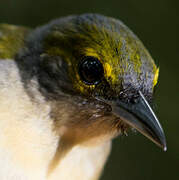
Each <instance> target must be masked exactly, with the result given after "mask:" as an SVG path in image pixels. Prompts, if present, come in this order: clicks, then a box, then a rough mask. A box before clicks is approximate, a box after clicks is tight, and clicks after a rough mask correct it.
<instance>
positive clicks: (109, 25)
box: [0, 13, 167, 180]
mask: <svg viewBox="0 0 179 180" xmlns="http://www.w3.org/2000/svg"><path fill="white" fill-rule="evenodd" d="M158 76H159V68H158V67H157V65H156V64H155V62H154V60H153V58H152V57H151V55H150V54H149V52H148V50H147V49H146V48H145V47H144V45H143V43H142V42H141V41H140V40H139V38H138V37H137V36H136V35H135V34H134V33H133V32H132V31H131V30H130V29H129V28H128V27H127V26H126V25H125V24H124V23H123V22H121V21H120V20H118V19H115V18H112V17H107V16H104V15H100V14H93V13H88V14H80V15H69V16H66V17H61V18H58V19H55V20H52V21H50V22H49V23H47V24H45V25H41V26H39V27H37V28H35V29H32V28H28V27H24V26H18V25H10V24H3V23H2V24H0V179H1V180H57V179H58V180H59V179H60V180H97V179H99V178H100V176H101V174H102V172H103V169H104V166H105V163H106V162H107V159H108V156H109V154H110V151H111V147H112V140H113V139H114V138H116V137H118V136H120V135H123V134H124V135H125V134H126V133H127V132H128V131H129V130H131V129H136V130H137V131H139V132H140V133H142V134H143V135H144V136H146V137H147V138H149V139H150V140H151V141H153V142H154V143H155V144H157V145H158V146H160V147H161V148H162V149H163V150H166V148H167V146H166V139H165V135H164V131H163V129H162V127H161V125H160V123H159V121H158V119H157V117H156V115H155V113H154V111H153V110H152V102H153V99H154V98H153V94H154V89H155V86H156V84H157V81H158Z"/></svg>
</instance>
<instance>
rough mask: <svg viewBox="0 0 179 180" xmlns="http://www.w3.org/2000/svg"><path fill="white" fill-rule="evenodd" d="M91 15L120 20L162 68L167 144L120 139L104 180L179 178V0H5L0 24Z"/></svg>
mask: <svg viewBox="0 0 179 180" xmlns="http://www.w3.org/2000/svg"><path fill="white" fill-rule="evenodd" d="M86 12H97V13H101V14H104V15H107V16H113V17H115V18H118V19H121V20H122V21H123V22H124V23H125V24H126V25H128V26H129V27H130V28H131V29H132V30H133V31H134V32H135V33H136V34H137V35H138V36H139V38H140V39H141V40H142V41H143V43H144V44H145V46H146V47H147V49H148V50H149V51H150V53H151V55H152V56H153V58H154V59H155V61H156V62H157V64H158V65H159V67H160V76H159V83H158V85H157V86H158V87H157V90H156V93H155V96H156V106H157V108H156V109H157V115H158V117H159V119H160V122H161V124H162V125H163V128H164V130H165V133H166V138H167V144H168V150H167V152H163V151H162V150H161V149H159V148H158V147H157V146H156V145H155V144H153V143H152V142H150V141H149V140H147V139H146V138H145V137H143V136H142V135H140V134H139V133H130V134H129V136H128V137H119V138H117V139H115V140H114V143H113V150H112V153H111V156H110V158H109V160H108V163H107V165H106V166H105V170H104V173H103V176H102V178H101V179H102V180H113V179H119V180H131V179H133V180H168V179H172V180H173V179H175V180H177V179H179V81H178V78H179V45H178V43H179V36H178V32H179V1H177V0H90V1H85V0H0V23H2V22H4V23H11V24H18V25H25V26H31V27H35V26H38V25H41V24H44V23H46V22H48V21H49V20H51V19H53V18H57V17H61V16H66V15H70V14H80V13H86Z"/></svg>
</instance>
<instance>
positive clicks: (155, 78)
mask: <svg viewBox="0 0 179 180" xmlns="http://www.w3.org/2000/svg"><path fill="white" fill-rule="evenodd" d="M158 76H159V68H157V69H156V71H155V75H154V80H153V85H154V86H155V85H156V84H157V81H158Z"/></svg>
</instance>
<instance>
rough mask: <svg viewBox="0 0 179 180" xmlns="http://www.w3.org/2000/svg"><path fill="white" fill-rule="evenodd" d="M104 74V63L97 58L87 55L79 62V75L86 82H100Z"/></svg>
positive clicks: (90, 83)
mask: <svg viewBox="0 0 179 180" xmlns="http://www.w3.org/2000/svg"><path fill="white" fill-rule="evenodd" d="M103 74H104V69H103V66H102V64H101V63H100V61H99V60H98V59H97V58H94V57H91V56H88V57H85V58H84V59H83V60H82V61H81V63H80V64H79V75H80V78H81V80H82V81H83V82H85V83H86V84H89V85H92V84H98V83H99V82H100V81H101V79H102V77H103Z"/></svg>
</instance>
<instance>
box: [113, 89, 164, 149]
mask: <svg viewBox="0 0 179 180" xmlns="http://www.w3.org/2000/svg"><path fill="white" fill-rule="evenodd" d="M112 110H113V113H114V114H115V115H116V116H118V117H120V118H121V119H122V120H123V121H125V122H126V123H127V124H129V125H130V126H131V127H133V128H135V129H137V130H138V131H139V132H140V133H142V134H143V135H144V136H146V137H147V138H149V139H150V140H152V141H153V142H154V143H155V144H157V145H158V146H160V147H161V148H163V150H164V151H166V150H167V146H166V139H165V135H164V132H163V129H162V127H161V125H160V123H159V121H158V119H157V117H156V115H155V114H154V112H153V110H152V108H151V107H150V105H149V103H148V102H147V100H146V99H145V97H144V95H143V94H142V93H141V92H140V91H139V97H138V100H137V101H136V102H134V103H124V102H122V101H121V100H117V101H116V102H115V104H114V105H112Z"/></svg>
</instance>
